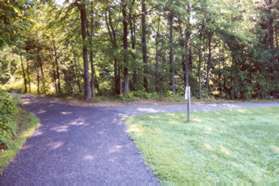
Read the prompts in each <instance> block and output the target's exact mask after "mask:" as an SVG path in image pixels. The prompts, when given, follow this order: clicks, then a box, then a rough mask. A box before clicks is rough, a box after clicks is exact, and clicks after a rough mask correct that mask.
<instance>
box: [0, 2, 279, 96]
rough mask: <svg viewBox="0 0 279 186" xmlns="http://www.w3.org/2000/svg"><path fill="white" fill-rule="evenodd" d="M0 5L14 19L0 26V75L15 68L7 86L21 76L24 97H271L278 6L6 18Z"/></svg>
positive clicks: (143, 6)
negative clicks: (12, 32)
mask: <svg viewBox="0 0 279 186" xmlns="http://www.w3.org/2000/svg"><path fill="white" fill-rule="evenodd" d="M27 5H28V6H27ZM6 6H14V7H18V10H19V11H18V12H20V15H17V13H15V14H14V17H9V16H6V17H3V18H4V19H3V22H1V27H0V30H1V41H3V42H2V43H3V44H2V48H5V50H3V51H2V52H1V66H0V67H1V68H3V69H2V71H4V70H5V69H7V68H8V67H7V65H6V66H5V65H2V63H3V64H4V63H6V64H12V62H11V61H13V60H15V61H19V63H13V65H8V66H10V67H11V66H15V68H16V70H15V71H11V70H10V73H9V74H10V78H8V79H12V78H11V77H12V76H14V77H16V78H20V76H21V79H23V84H24V86H23V89H24V92H32V91H34V90H33V89H34V87H35V89H36V92H37V93H38V94H53V93H54V94H57V95H64V94H66V95H81V94H82V95H84V98H85V99H86V100H90V99H92V97H94V96H95V95H125V96H129V95H130V94H133V93H134V94H160V95H162V96H164V95H165V96H168V95H181V94H183V92H184V88H185V86H186V85H188V84H190V85H191V87H192V92H193V95H194V96H196V97H198V98H201V97H208V96H216V97H220V98H229V99H246V98H253V97H260V98H263V97H268V96H272V95H274V94H277V92H278V90H279V87H278V86H279V85H278V80H279V57H278V56H279V50H278V48H279V46H278V43H279V36H278V30H279V23H278V22H279V21H278V20H279V2H278V1H277V0H261V1H260V0H259V1H257V2H254V1H250V0H245V1H241V2H240V1H237V0H232V1H230V2H228V3H224V2H223V1H213V0H177V1H170V0H160V1H157V0H141V1H135V0H121V1H114V0H108V1H98V0H75V1H65V3H64V4H63V5H57V4H56V3H55V2H54V1H41V2H40V1H26V2H25V3H23V4H20V5H19V4H17V3H14V4H5V3H1V6H0V7H1V8H2V9H3V11H4V12H5V13H6V14H7V15H9V12H8V11H12V10H11V9H8V8H5V7H6ZM6 14H3V16H5V15H6ZM22 17H24V19H21V18H22ZM15 23H17V24H15ZM3 25H10V26H11V28H12V29H14V30H15V32H16V33H17V34H16V35H17V36H18V37H16V38H14V40H12V39H11V38H7V37H8V36H7V35H8V34H7V32H9V31H8V30H7V29H6V28H5V26H3ZM16 25H22V26H20V27H19V28H17V26H16ZM2 33H3V34H2ZM9 37H10V36H9ZM9 49H11V50H9ZM13 55H16V56H18V57H17V59H11V58H12V57H11V56H13ZM17 64H18V65H17ZM1 68H0V69H1ZM4 68H5V69H4ZM19 74H20V76H19ZM16 78H15V79H16ZM5 82H8V81H5ZM32 87H33V88H32Z"/></svg>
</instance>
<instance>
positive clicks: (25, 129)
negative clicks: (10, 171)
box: [0, 110, 38, 174]
mask: <svg viewBox="0 0 279 186" xmlns="http://www.w3.org/2000/svg"><path fill="white" fill-rule="evenodd" d="M16 118H17V120H16V121H17V122H16V123H17V130H16V133H15V136H14V137H13V139H12V140H10V141H9V148H7V149H2V150H1V151H0V174H1V173H2V172H3V170H4V168H5V167H7V166H8V164H9V163H10V162H11V161H12V160H13V158H14V157H15V156H16V154H17V152H18V151H19V150H20V149H21V147H22V146H23V145H24V143H25V142H26V140H27V138H29V137H30V136H32V134H33V133H34V132H35V130H36V128H37V127H38V119H37V118H36V117H35V116H34V115H33V114H31V113H28V112H26V111H23V110H19V112H18V114H17V116H16Z"/></svg>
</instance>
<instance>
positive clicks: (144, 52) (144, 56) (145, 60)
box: [141, 0, 148, 91]
mask: <svg viewBox="0 0 279 186" xmlns="http://www.w3.org/2000/svg"><path fill="white" fill-rule="evenodd" d="M146 14H147V13H146V4H145V0H141V28H142V36H141V45H142V59H143V65H144V72H143V73H144V74H143V86H144V89H145V91H148V78H147V76H148V55H147V44H146Z"/></svg>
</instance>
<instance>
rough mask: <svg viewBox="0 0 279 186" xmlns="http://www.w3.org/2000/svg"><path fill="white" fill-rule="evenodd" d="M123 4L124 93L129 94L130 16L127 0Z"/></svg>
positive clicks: (122, 0)
mask: <svg viewBox="0 0 279 186" xmlns="http://www.w3.org/2000/svg"><path fill="white" fill-rule="evenodd" d="M121 5H122V16H123V18H122V19H123V20H122V23H123V39H122V40H123V50H124V56H123V66H124V71H123V77H124V95H127V94H128V93H129V69H128V65H129V64H128V23H129V21H128V16H127V1H126V0H121Z"/></svg>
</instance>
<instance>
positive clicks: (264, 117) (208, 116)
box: [126, 107, 279, 185]
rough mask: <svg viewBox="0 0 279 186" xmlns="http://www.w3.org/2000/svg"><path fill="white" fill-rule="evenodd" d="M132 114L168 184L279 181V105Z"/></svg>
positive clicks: (139, 137)
mask: <svg viewBox="0 0 279 186" xmlns="http://www.w3.org/2000/svg"><path fill="white" fill-rule="evenodd" d="M185 120H186V119H185V114H184V113H161V114H152V115H142V116H133V117H130V118H128V119H127V121H126V123H127V126H128V132H129V134H130V136H131V137H132V139H133V140H134V141H135V143H136V145H137V146H138V148H139V149H140V150H141V151H142V152H143V155H144V158H145V160H146V162H147V163H148V164H149V165H150V166H151V168H152V169H153V171H154V173H155V175H156V176H158V177H159V179H160V180H161V182H162V183H163V184H167V185H169V184H175V185H185V184H192V185H200V184H201V185H204V184H216V183H217V184H237V185H239V184H251V183H252V184H253V183H256V184H259V185H263V184H275V185H276V184H279V107H277V108H275V107H274V108H259V109H251V110H232V111H230V110H225V111H214V112H196V113H193V119H192V122H191V123H186V122H185Z"/></svg>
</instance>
